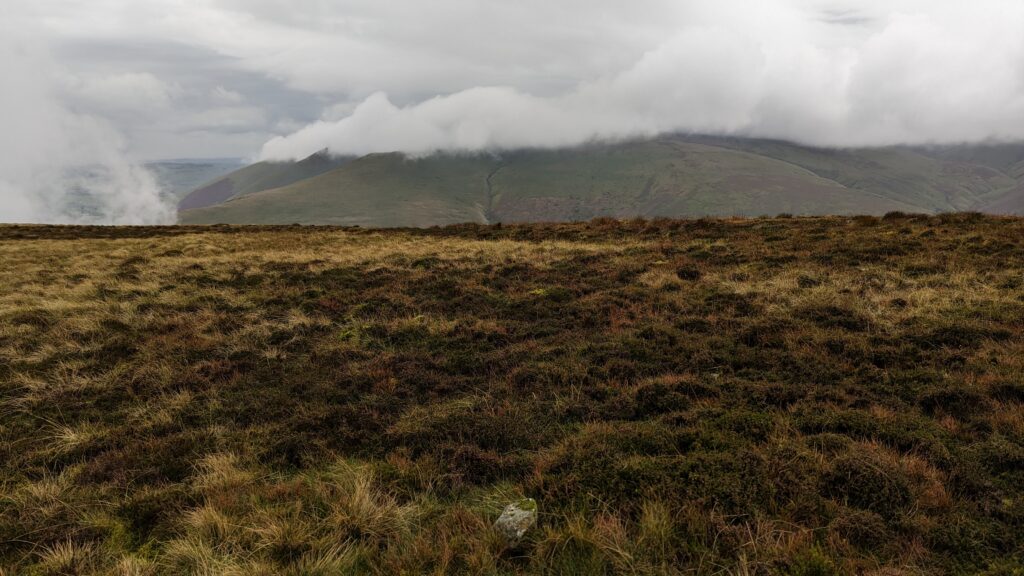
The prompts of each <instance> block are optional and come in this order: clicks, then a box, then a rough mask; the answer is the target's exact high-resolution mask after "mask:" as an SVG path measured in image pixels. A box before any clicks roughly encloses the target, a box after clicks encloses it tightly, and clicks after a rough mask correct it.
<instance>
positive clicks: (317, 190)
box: [181, 154, 494, 226]
mask: <svg viewBox="0 0 1024 576" xmlns="http://www.w3.org/2000/svg"><path fill="white" fill-rule="evenodd" d="M493 163H494V160H493V159H492V158H490V157H479V156H465V157H460V156H445V157H434V158H428V159H422V160H414V159H407V158H405V157H403V156H401V155H399V154H371V155H369V156H364V157H363V158H360V159H358V160H354V161H352V162H350V163H348V164H346V165H345V166H343V167H342V168H340V169H338V170H334V171H331V172H328V173H326V174H323V175H321V176H318V177H315V178H310V179H308V180H304V181H302V182H299V183H297V184H294V185H292V186H289V187H286V188H281V189H276V190H268V191H265V192H260V193H257V194H251V195H248V196H245V197H242V198H236V199H233V200H231V201H229V202H227V203H225V204H222V205H220V206H213V207H210V208H205V209H199V210H190V211H187V212H184V213H183V214H182V216H181V219H182V220H183V221H185V222H188V223H192V224H214V223H220V222H226V223H250V224H271V223H300V224H312V223H318V224H338V225H360V226H428V225H432V224H452V223H457V222H480V221H483V219H484V210H485V207H486V199H487V194H486V181H487V174H488V172H489V170H490V169H491V166H492V165H493Z"/></svg>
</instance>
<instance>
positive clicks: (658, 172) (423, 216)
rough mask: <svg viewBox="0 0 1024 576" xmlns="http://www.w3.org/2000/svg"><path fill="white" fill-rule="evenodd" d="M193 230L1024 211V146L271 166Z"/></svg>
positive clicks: (191, 218)
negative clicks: (250, 226)
mask: <svg viewBox="0 0 1024 576" xmlns="http://www.w3.org/2000/svg"><path fill="white" fill-rule="evenodd" d="M180 208H181V209H180V212H179V214H180V220H181V222H182V223H188V224H214V223H232V224H286V223H302V224H344V225H360V226H374V227H394V226H403V227H404V226H412V227H424V226H432V225H443V224H454V223H460V222H477V223H496V222H540V221H575V220H587V219H591V218H595V217H601V216H609V217H614V218H629V217H637V216H639V217H662V216H663V217H699V216H762V215H774V214H779V213H793V214H801V215H821V214H838V215H850V214H883V213H885V212H890V211H908V212H922V213H939V212H954V211H987V212H995V213H1021V212H1022V211H1024V145H1021V144H1005V145H997V144H983V145H976V146H934V147H911V146H896V147H889V148H871V149H867V148H865V149H852V148H851V149H825V148H814V147H809V146H803V145H799V144H793V143H789V142H784V141H778V140H755V139H744V138H735V137H715V136H700V135H667V136H661V137H658V138H651V139H644V140H631V141H625V142H615V143H591V144H587V145H583V146H578V147H574V148H563V149H554V150H536V149H534V150H530V149H527V150H513V151H505V152H502V153H497V154H492V153H477V154H451V153H442V154H436V155H433V156H428V157H417V158H411V157H407V156H404V155H402V154H400V153H394V152H393V153H375V154H368V155H365V156H362V157H359V158H335V157H331V156H329V155H327V154H326V153H325V152H318V153H317V154H315V155H313V156H311V157H309V158H306V159H304V160H301V161H299V162H291V163H287V162H286V163H268V162H263V163H258V164H254V165H252V166H249V167H246V168H243V169H242V170H239V171H237V172H235V173H232V174H229V175H227V176H225V177H224V178H221V179H219V180H217V181H215V182H212V183H210V184H209V185H207V186H204V187H201V188H200V189H198V190H196V191H195V192H193V193H192V194H191V195H189V196H188V197H186V198H185V199H184V200H183V201H182V204H181V207H180Z"/></svg>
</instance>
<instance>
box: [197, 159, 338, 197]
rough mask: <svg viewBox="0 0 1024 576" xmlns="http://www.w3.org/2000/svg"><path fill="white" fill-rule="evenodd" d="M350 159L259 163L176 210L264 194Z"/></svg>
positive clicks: (203, 189) (207, 188) (218, 181)
mask: <svg viewBox="0 0 1024 576" xmlns="http://www.w3.org/2000/svg"><path fill="white" fill-rule="evenodd" d="M348 160H351V158H346V157H336V156H330V155H328V154H327V153H326V152H317V153H316V154H313V155H312V156H310V157H309V158H306V159H305V160H302V161H299V162H258V163H256V164H253V165H251V166H246V167H244V168H242V169H240V170H235V171H233V172H231V173H229V174H227V175H225V176H223V177H219V178H217V179H215V180H213V181H210V182H206V183H204V184H203V185H202V186H200V187H198V188H196V189H195V190H193V191H192V192H191V193H190V194H188V195H187V196H185V197H184V198H183V199H182V200H181V202H180V203H179V204H178V209H179V210H191V209H195V208H204V207H206V206H213V205H215V204H219V203H221V202H224V201H225V200H228V199H230V198H237V197H241V196H245V195H248V194H253V193H256V192H262V191H263V190H270V189H272V188H279V187H282V186H287V185H289V184H293V183H295V182H299V181H301V180H305V179H307V178H311V177H313V176H317V175H319V174H323V173H324V172H328V171H331V170H334V169H335V168H338V167H341V166H343V165H344V164H345V163H346V162H347V161H348Z"/></svg>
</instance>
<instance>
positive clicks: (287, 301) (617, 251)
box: [0, 215, 1024, 576]
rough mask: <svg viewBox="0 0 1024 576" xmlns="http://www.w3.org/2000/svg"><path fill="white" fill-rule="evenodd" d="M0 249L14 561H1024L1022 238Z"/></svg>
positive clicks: (528, 231) (451, 564)
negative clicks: (497, 527)
mask: <svg viewBox="0 0 1024 576" xmlns="http://www.w3.org/2000/svg"><path fill="white" fill-rule="evenodd" d="M0 258H2V261H3V262H4V263H5V265H4V266H3V267H2V268H0V414H2V415H3V417H2V418H0V567H2V568H0V572H3V573H4V574H5V575H12V574H22V573H25V574H160V575H164V574H166V575H172V574H173V575H176V574H188V573H197V574H199V573H201V574H225V575H226V574H296V575H298V574H303V575H307V574H401V573H404V574H426V573H432V574H452V573H472V574H610V573H630V574H675V573H684V574H771V573H780V574H845V573H849V574H853V573H862V574H867V573H872V574H956V573H963V574H975V573H979V572H985V571H987V572H986V573H988V574H991V575H993V576H994V575H996V574H1016V573H1019V572H1020V570H1022V569H1024V566H1022V565H1021V558H1024V416H1022V415H1024V384H1022V382H1024V283H1022V278H1024V220H1017V219H1005V218H1004V219H995V218H982V217H978V216H971V215H964V216H959V215H949V216H941V217H934V218H927V217H917V218H903V217H890V218H886V219H875V218H865V217H858V218H851V219H846V218H809V219H761V220H736V221H717V220H700V221H691V222H678V221H652V222H644V221H634V222H629V223H615V222H608V221H595V222H592V223H589V224H561V225H548V226H541V225H534V226H508V225H507V226H502V227H500V228H497V227H478V226H463V227H456V228H448V229H438V230H429V231H411V230H393V231H375V230H367V231H356V230H348V231H345V230H337V229H314V228H291V227H290V228H280V229H274V228H244V229H238V228H219V229H204V228H94V229H86V228H68V227H0ZM524 495H525V496H530V497H533V498H535V499H536V500H537V501H538V504H539V508H540V511H541V513H542V516H541V524H540V526H539V527H538V528H536V529H534V530H532V531H531V532H529V533H528V534H527V536H526V538H525V540H524V542H523V543H522V544H521V545H520V546H519V547H518V548H516V549H511V550H510V549H506V548H505V547H504V545H503V544H502V542H501V540H500V539H499V538H497V536H496V535H495V534H494V533H493V532H492V531H491V529H490V526H491V523H492V522H493V521H494V519H495V518H496V517H497V515H498V514H499V513H500V511H501V508H502V506H503V505H504V504H505V503H507V502H509V501H511V500H513V499H516V498H518V497H520V496H524ZM1015 570H1016V571H1015Z"/></svg>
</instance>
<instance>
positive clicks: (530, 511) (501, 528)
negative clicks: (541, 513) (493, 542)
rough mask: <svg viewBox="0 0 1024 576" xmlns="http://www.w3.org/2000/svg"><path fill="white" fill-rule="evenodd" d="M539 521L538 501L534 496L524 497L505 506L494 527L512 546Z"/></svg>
mask: <svg viewBox="0 0 1024 576" xmlns="http://www.w3.org/2000/svg"><path fill="white" fill-rule="evenodd" d="M536 523H537V502H536V501H535V500H534V499H533V498H523V499H522V500H520V501H518V502H513V503H512V504H509V505H508V506H506V507H505V511H504V512H502V513H501V516H500V517H498V520H497V521H496V522H495V523H494V527H495V528H496V529H497V530H498V532H500V533H501V535H502V536H504V537H505V540H506V541H508V544H509V545H510V546H514V545H515V544H518V543H519V540H521V539H522V538H523V534H526V531H527V530H529V529H530V528H531V527H532V526H533V525H534V524H536Z"/></svg>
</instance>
